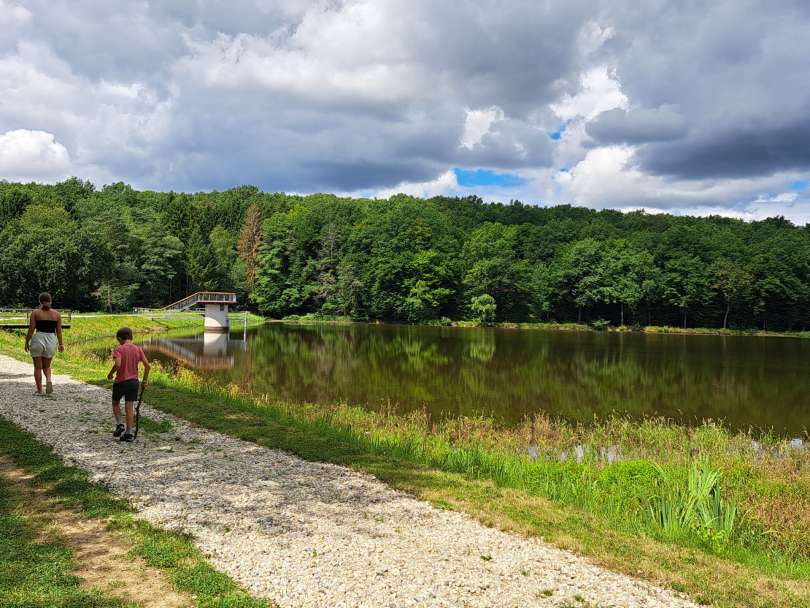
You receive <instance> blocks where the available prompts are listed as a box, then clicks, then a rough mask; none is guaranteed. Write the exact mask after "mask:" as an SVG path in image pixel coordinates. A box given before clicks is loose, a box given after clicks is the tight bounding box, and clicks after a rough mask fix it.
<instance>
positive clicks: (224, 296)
mask: <svg viewBox="0 0 810 608" xmlns="http://www.w3.org/2000/svg"><path fill="white" fill-rule="evenodd" d="M198 304H236V294H235V293H230V292H224V291H198V292H197V293H193V294H191V295H190V296H186V297H185V298H183V299H182V300H178V301H177V302H173V303H172V304H169V305H168V306H164V307H163V308H161V309H160V310H164V311H166V310H188V309H189V308H193V307H195V306H197V305H198Z"/></svg>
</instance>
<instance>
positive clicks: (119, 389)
mask: <svg viewBox="0 0 810 608" xmlns="http://www.w3.org/2000/svg"><path fill="white" fill-rule="evenodd" d="M139 388H140V383H139V382H138V381H137V380H124V381H123V382H116V383H115V384H113V401H115V402H116V403H118V402H119V401H121V398H122V397H123V399H124V401H137V400H138V389H139Z"/></svg>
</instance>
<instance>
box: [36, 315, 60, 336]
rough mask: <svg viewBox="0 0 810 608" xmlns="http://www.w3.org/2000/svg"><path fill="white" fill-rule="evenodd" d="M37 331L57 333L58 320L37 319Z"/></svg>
mask: <svg viewBox="0 0 810 608" xmlns="http://www.w3.org/2000/svg"><path fill="white" fill-rule="evenodd" d="M36 328H37V331H38V332H40V333H43V334H54V333H56V321H52V320H50V319H36Z"/></svg>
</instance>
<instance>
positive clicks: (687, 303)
mask: <svg viewBox="0 0 810 608" xmlns="http://www.w3.org/2000/svg"><path fill="white" fill-rule="evenodd" d="M663 284H664V289H663V297H664V300H665V302H666V303H668V304H669V305H671V306H674V307H675V308H677V309H678V310H679V311H680V314H681V318H682V320H683V327H684V328H685V327H686V326H687V320H688V316H689V313H690V311H692V310H693V309H694V308H696V307H699V306H704V305H705V304H706V303H707V302H708V301H709V298H710V297H711V294H710V285H709V277H708V274H707V269H706V265H705V264H704V263H703V261H702V260H701V259H700V258H698V257H697V256H695V255H690V254H688V253H682V254H680V255H678V256H677V257H674V258H672V259H670V260H667V261H666V263H665V264H664V273H663Z"/></svg>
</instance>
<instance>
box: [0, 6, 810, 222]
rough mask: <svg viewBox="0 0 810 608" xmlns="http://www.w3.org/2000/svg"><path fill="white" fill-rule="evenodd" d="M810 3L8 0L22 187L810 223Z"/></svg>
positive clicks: (5, 173) (6, 108) (13, 123)
mask: <svg viewBox="0 0 810 608" xmlns="http://www.w3.org/2000/svg"><path fill="white" fill-rule="evenodd" d="M808 32H810V2H807V0H779V1H777V2H765V1H764V0H762V1H760V2H751V1H748V0H713V1H708V0H706V1H699V0H627V1H621V0H604V1H600V0H587V1H579V0H564V1H558V2H557V1H552V0H549V1H539V0H477V1H475V2H473V1H466V0H454V1H453V2H438V1H435V0H320V1H319V0H276V1H261V0H154V1H152V2H147V1H134V0H132V1H124V0H121V1H113V0H0V179H2V178H5V179H9V180H26V181H28V180H36V181H54V180H59V179H63V178H64V177H66V176H69V175H78V176H80V177H83V178H88V179H91V180H93V181H94V182H96V183H99V184H101V183H109V182H111V181H118V180H124V181H127V182H129V183H132V184H134V185H135V186H137V187H140V188H152V189H161V190H166V189H174V190H186V191H189V190H210V189H225V188H228V187H231V186H235V185H239V184H244V183H250V184H256V185H258V186H260V187H262V188H263V189H266V190H270V191H280V190H283V191H289V192H314V191H329V192H339V193H352V194H361V195H366V196H387V195H389V194H391V193H395V192H408V193H413V194H419V195H433V194H468V193H475V194H479V195H480V196H482V197H483V198H484V199H486V200H509V199H511V198H519V199H521V200H524V201H527V202H532V203H538V204H555V203H572V204H577V205H587V206H590V207H596V208H603V207H611V208H617V209H636V208H646V209H648V210H650V211H658V210H666V211H670V212H676V213H693V214H710V213H718V214H724V215H735V216H739V217H745V218H760V217H766V216H771V215H777V214H782V215H785V216H787V217H789V218H791V219H793V220H794V221H796V222H797V223H801V224H803V223H805V222H810V60H808V57H810V35H808Z"/></svg>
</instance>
